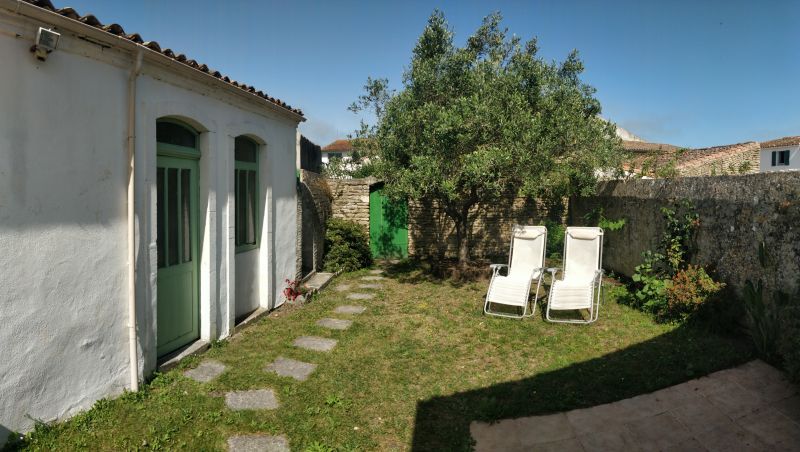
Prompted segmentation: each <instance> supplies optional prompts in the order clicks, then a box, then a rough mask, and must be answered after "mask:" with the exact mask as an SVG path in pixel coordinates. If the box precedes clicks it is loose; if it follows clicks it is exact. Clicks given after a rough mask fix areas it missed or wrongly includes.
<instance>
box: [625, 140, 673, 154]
mask: <svg viewBox="0 0 800 452" xmlns="http://www.w3.org/2000/svg"><path fill="white" fill-rule="evenodd" d="M622 147H623V148H625V150H626V151H631V152H675V151H677V150H678V149H680V147H679V146H674V145H671V144H661V143H648V142H647V141H632V140H622Z"/></svg>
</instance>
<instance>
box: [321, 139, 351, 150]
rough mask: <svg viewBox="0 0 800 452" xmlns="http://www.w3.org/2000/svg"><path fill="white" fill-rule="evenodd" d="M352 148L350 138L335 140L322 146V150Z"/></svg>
mask: <svg viewBox="0 0 800 452" xmlns="http://www.w3.org/2000/svg"><path fill="white" fill-rule="evenodd" d="M352 150H353V143H351V142H350V140H336V141H334V142H333V143H331V144H329V145H327V146H325V147H324V148H322V152H348V151H352Z"/></svg>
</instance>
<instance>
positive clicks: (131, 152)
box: [128, 50, 144, 392]
mask: <svg viewBox="0 0 800 452" xmlns="http://www.w3.org/2000/svg"><path fill="white" fill-rule="evenodd" d="M143 57H144V53H143V52H142V51H141V50H139V51H138V52H136V62H135V63H134V65H133V68H132V69H131V74H130V76H129V77H128V165H129V168H128V353H129V356H130V365H131V391H133V392H136V391H138V390H139V354H138V350H137V347H136V345H137V340H136V230H135V228H136V224H135V222H134V218H135V214H136V209H135V205H134V203H135V195H136V192H135V191H134V188H135V186H136V184H135V183H134V181H135V176H136V172H135V169H136V148H135V145H136V78H137V77H138V76H139V71H140V70H141V69H142V58H143Z"/></svg>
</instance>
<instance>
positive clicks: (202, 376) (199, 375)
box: [183, 359, 225, 383]
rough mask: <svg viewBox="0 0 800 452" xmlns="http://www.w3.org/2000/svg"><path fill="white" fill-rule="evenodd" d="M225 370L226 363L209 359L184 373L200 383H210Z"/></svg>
mask: <svg viewBox="0 0 800 452" xmlns="http://www.w3.org/2000/svg"><path fill="white" fill-rule="evenodd" d="M222 372H225V365H224V364H222V363H221V362H219V361H214V360H210V359H209V360H207V361H203V362H202V363H200V365H199V366H197V367H195V368H194V369H190V370H187V371H186V372H184V373H183V375H185V376H186V377H188V378H191V379H192V380H194V381H196V382H198V383H208V382H209V381H211V380H213V379H215V378H217V377H219V376H220V374H222Z"/></svg>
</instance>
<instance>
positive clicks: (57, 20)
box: [0, 0, 306, 123]
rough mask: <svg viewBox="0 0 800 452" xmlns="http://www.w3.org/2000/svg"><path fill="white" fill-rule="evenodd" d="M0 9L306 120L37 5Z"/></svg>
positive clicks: (16, 3) (11, 1)
mask: <svg viewBox="0 0 800 452" xmlns="http://www.w3.org/2000/svg"><path fill="white" fill-rule="evenodd" d="M0 7H2V8H4V9H6V10H9V11H11V12H13V13H16V14H19V15H22V16H25V17H28V18H31V19H35V20H37V21H41V22H46V23H50V24H52V25H55V26H57V27H59V28H63V29H65V30H68V31H71V32H73V33H76V34H79V35H83V36H87V37H90V38H92V39H94V40H98V41H101V42H103V43H106V44H109V45H111V46H114V47H117V48H122V49H125V50H127V51H129V52H131V54H132V55H135V54H136V52H139V51H141V52H142V54H143V55H144V58H145V61H151V62H154V63H157V64H161V65H165V66H168V67H170V68H172V69H173V70H176V71H178V72H179V73H181V74H185V75H188V76H191V77H193V78H195V79H197V80H200V81H202V82H211V83H214V84H216V86H219V87H221V88H224V89H225V90H226V91H227V92H229V93H231V94H235V95H236V96H238V97H241V98H244V99H247V100H249V101H255V102H257V103H258V104H260V105H262V106H265V107H267V108H269V109H270V110H271V111H273V112H275V113H278V114H280V115H281V116H285V117H288V118H291V119H293V120H294V121H297V122H298V123H300V122H304V121H305V120H306V118H305V116H303V115H301V114H298V113H296V112H294V111H292V110H289V109H288V108H284V107H282V106H280V105H277V104H275V103H273V102H271V101H269V100H268V99H264V98H263V97H260V96H258V95H256V94H253V93H250V92H249V91H245V90H243V89H241V88H239V87H237V86H234V85H232V84H230V83H228V82H226V81H224V80H222V79H219V78H217V77H215V76H214V75H213V74H211V73H206V72H203V71H201V70H199V69H195V68H193V67H191V66H188V65H186V64H183V63H180V62H178V61H176V60H173V59H172V58H170V57H168V56H166V55H164V54H163V53H160V52H157V51H155V50H153V49H150V48H149V47H147V46H145V45H142V44H137V43H136V42H133V41H130V40H128V39H125V38H123V37H120V36H117V35H114V34H111V33H108V32H106V31H103V30H101V29H98V28H95V27H93V26H91V25H87V24H84V23H82V22H79V21H77V20H74V19H71V18H69V17H65V16H62V15H61V14H58V13H57V12H55V11H50V10H47V9H44V8H40V7H38V6H35V5H31V4H29V3H26V2H23V1H21V0H0Z"/></svg>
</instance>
